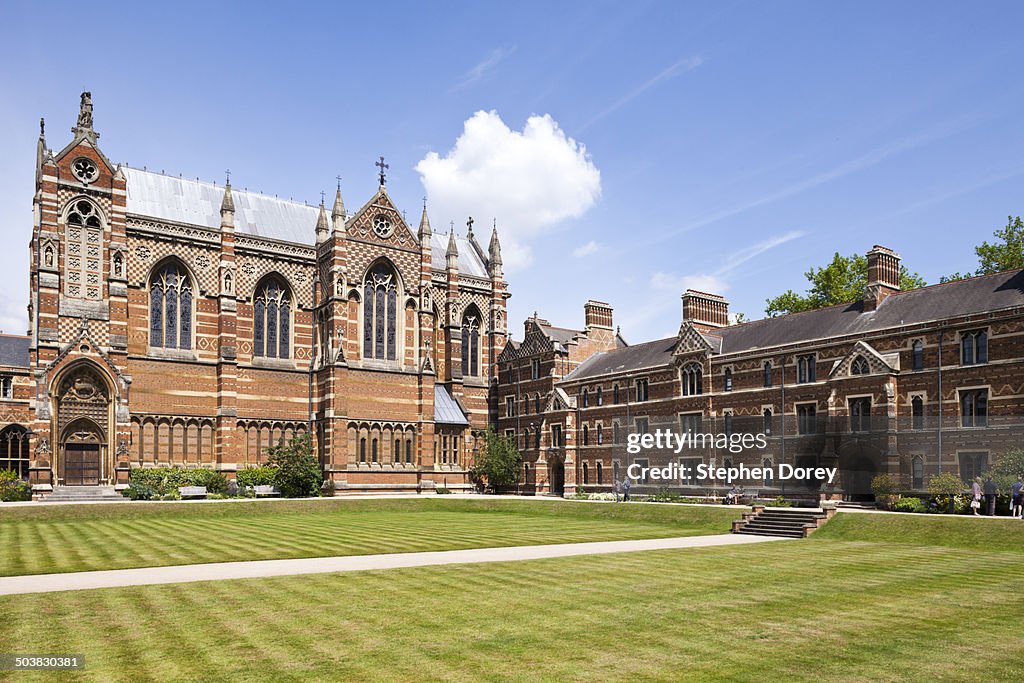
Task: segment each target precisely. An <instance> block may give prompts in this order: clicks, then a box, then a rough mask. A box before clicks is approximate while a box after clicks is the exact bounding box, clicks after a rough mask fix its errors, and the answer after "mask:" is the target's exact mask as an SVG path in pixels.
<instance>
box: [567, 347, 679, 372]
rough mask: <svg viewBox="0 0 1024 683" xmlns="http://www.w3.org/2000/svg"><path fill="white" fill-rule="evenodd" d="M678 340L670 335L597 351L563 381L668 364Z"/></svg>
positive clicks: (647, 368)
mask: <svg viewBox="0 0 1024 683" xmlns="http://www.w3.org/2000/svg"><path fill="white" fill-rule="evenodd" d="M677 341H678V338H677V337H668V338H666V339H658V340H655V341H651V342H645V343H643V344H634V345H633V346H626V347H624V348H621V349H615V350H614V351H603V352H601V353H595V354H594V355H593V356H591V357H590V358H588V359H587V360H585V361H583V362H582V363H580V365H579V367H577V368H576V369H575V370H573V371H572V372H571V373H569V374H568V375H566V377H565V380H563V381H573V380H581V379H589V378H591V377H598V376H600V375H608V374H612V373H620V372H633V371H639V370H649V369H651V368H657V367H665V366H668V365H669V364H670V363H671V362H672V352H673V351H674V350H675V347H676V342H677Z"/></svg>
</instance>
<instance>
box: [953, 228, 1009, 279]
mask: <svg viewBox="0 0 1024 683" xmlns="http://www.w3.org/2000/svg"><path fill="white" fill-rule="evenodd" d="M992 234H993V236H994V237H996V238H998V240H999V241H997V242H995V243H993V244H989V243H988V242H982V243H981V244H980V245H978V246H976V247H975V248H974V253H975V254H977V256H978V269H977V270H976V271H974V273H973V275H991V274H992V273H998V272H1001V271H1004V270H1018V269H1020V268H1024V221H1022V220H1021V218H1020V216H1017V217H1016V218H1014V217H1013V216H1007V217H1006V227H1005V228H1001V229H999V230H996V231H995V232H994V233H992ZM971 276H972V274H971V273H968V274H966V275H965V274H964V273H953V274H952V275H947V276H945V277H943V278H942V279H941V280H940V281H941V282H953V281H954V280H963V279H965V278H968V277H971Z"/></svg>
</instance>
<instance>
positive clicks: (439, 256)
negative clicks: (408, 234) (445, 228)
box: [430, 232, 490, 278]
mask: <svg viewBox="0 0 1024 683" xmlns="http://www.w3.org/2000/svg"><path fill="white" fill-rule="evenodd" d="M455 242H456V244H457V245H458V247H459V273H463V274H465V275H473V276H476V277H482V278H488V277H490V276H489V275H488V274H487V266H486V264H484V262H483V261H482V260H481V259H480V255H479V254H478V253H477V251H476V249H474V248H473V245H472V244H470V243H469V240H468V239H466V238H465V237H456V238H455ZM447 250H448V234H447V233H445V234H441V233H436V232H435V233H434V234H432V235H431V236H430V252H431V254H430V264H431V267H432V268H433V269H434V270H444V269H445V264H447V263H448V261H447V259H446V257H445V252H446V251H447Z"/></svg>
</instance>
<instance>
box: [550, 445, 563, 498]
mask: <svg viewBox="0 0 1024 683" xmlns="http://www.w3.org/2000/svg"><path fill="white" fill-rule="evenodd" d="M548 481H549V483H550V485H551V495H553V496H564V495H565V463H564V462H563V461H562V458H561V457H560V456H557V455H549V456H548Z"/></svg>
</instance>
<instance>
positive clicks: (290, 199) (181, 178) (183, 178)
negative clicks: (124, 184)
mask: <svg viewBox="0 0 1024 683" xmlns="http://www.w3.org/2000/svg"><path fill="white" fill-rule="evenodd" d="M122 167H123V168H126V169H128V170H130V171H135V172H136V173H146V174H148V175H151V176H154V177H157V178H168V179H170V180H178V181H181V182H186V183H192V184H194V185H206V186H207V187H213V188H217V189H220V190H223V189H224V184H219V183H217V182H216V181H213V180H204V179H202V178H199V177H195V178H193V177H191V176H186V175H183V174H179V175H176V176H175V175H169V174H167V173H158V172H157V171H151V170H149V169H148V168H137V167H135V166H129V165H128V164H122ZM231 194H233V195H235V196H238V195H240V194H247V195H251V196H254V197H264V198H266V199H273V200H275V201H279V202H284V203H285V204H294V205H295V206H304V207H307V208H313V209H315V208H317V207H318V206H319V204H316V205H314V204H310V203H309V202H306V201H299V200H298V199H295V198H294V197H288V198H285V197H281V196H280V195H276V194H267V193H265V192H258V191H256V190H250V189H247V188H238V187H235V186H234V185H232V186H231Z"/></svg>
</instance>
